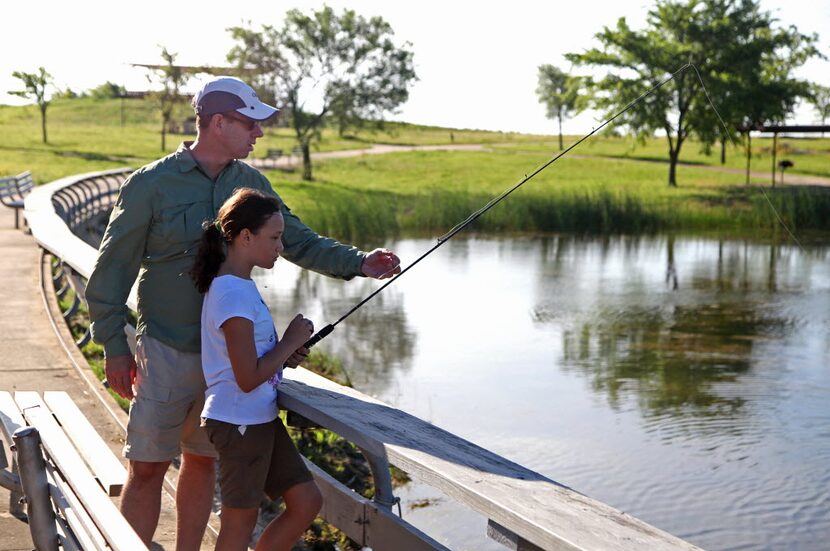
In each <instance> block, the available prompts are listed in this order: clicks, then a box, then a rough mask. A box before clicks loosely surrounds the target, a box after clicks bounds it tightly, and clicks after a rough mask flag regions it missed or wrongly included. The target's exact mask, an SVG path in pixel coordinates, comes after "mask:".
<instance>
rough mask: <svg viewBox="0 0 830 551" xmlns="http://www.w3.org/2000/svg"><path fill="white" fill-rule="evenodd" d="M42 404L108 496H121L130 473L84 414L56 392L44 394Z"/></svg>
mask: <svg viewBox="0 0 830 551" xmlns="http://www.w3.org/2000/svg"><path fill="white" fill-rule="evenodd" d="M43 400H44V401H45V402H46V404H47V405H48V406H49V409H51V410H52V413H54V414H55V417H57V418H58V421H59V422H60V424H61V427H63V430H64V432H65V433H66V435H67V436H69V439H70V440H71V441H72V443H73V444H75V448H76V449H77V450H78V451H79V452H80V454H81V457H83V458H84V461H86V463H87V465H89V467H90V469H91V470H92V473H93V474H94V475H95V478H97V479H98V482H99V483H100V484H101V486H102V487H103V488H104V491H106V492H107V495H109V496H118V495H121V489H122V488H123V487H124V484H125V483H126V481H127V469H125V468H124V465H122V464H121V462H120V461H119V460H118V458H117V457H115V455H113V453H112V450H110V448H109V446H107V443H106V442H104V439H103V438H101V436H100V435H99V434H98V431H96V430H95V427H93V426H92V425H91V424H90V423H89V421H88V420H87V418H86V416H84V414H83V413H81V410H80V409H78V406H77V405H75V402H73V401H72V398H70V397H69V394H67V393H66V392H57V391H50V392H44V393H43Z"/></svg>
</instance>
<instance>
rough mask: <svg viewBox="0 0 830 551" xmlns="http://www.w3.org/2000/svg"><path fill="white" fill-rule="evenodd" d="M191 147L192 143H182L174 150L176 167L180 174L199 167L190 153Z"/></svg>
mask: <svg viewBox="0 0 830 551" xmlns="http://www.w3.org/2000/svg"><path fill="white" fill-rule="evenodd" d="M191 145H193V142H192V141H190V142H182V143H181V145H180V146H179V148H178V149H177V150H176V165H177V166H178V167H179V170H180V171H181V172H190V171H191V170H193V169H195V168H198V166H199V165H198V164H197V163H196V159H194V158H193V153H191V152H190V146H191Z"/></svg>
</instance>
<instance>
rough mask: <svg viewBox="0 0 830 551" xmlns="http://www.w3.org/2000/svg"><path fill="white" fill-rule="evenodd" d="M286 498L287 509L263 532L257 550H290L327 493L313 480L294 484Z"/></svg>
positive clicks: (315, 513) (318, 509) (317, 511)
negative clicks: (321, 493)
mask: <svg viewBox="0 0 830 551" xmlns="http://www.w3.org/2000/svg"><path fill="white" fill-rule="evenodd" d="M282 499H283V501H284V502H285V511H283V512H282V514H281V515H280V516H278V517H277V518H275V519H274V520H273V521H271V523H270V524H269V525H268V527H267V528H265V531H264V532H262V536H261V537H260V538H259V543H258V544H257V546H256V551H289V550H290V549H291V547H292V546H293V545H294V544H295V543H297V540H298V539H299V537H300V536H301V535H302V534H303V532H305V530H306V528H308V527H309V525H310V524H311V522H312V521H313V520H314V518H315V517H316V516H317V513H319V512H320V508H321V507H322V506H323V496H322V495H320V490H319V489H318V488H317V484H315V483H314V482H313V481H312V482H303V483H302V484H297V485H296V486H292V487H291V488H289V489H288V490H287V491H286V492H285V493H284V494H283V496H282ZM217 549H219V547H217Z"/></svg>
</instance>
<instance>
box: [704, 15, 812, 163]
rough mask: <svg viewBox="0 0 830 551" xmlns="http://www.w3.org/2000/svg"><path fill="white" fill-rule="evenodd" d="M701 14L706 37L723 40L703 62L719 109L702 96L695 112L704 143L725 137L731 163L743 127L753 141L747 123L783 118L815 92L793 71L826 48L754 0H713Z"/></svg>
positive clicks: (707, 145)
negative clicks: (781, 24) (730, 144)
mask: <svg viewBox="0 0 830 551" xmlns="http://www.w3.org/2000/svg"><path fill="white" fill-rule="evenodd" d="M701 18H702V26H701V29H700V31H699V33H700V34H701V35H705V36H706V38H705V42H707V43H710V44H719V45H720V47H719V48H716V49H714V50H713V51H712V52H711V54H710V56H709V60H708V63H707V64H706V65H705V66H704V67H702V68H701V74H702V77H703V80H704V82H705V83H706V88H707V91H708V92H709V94H710V96H711V97H712V99H713V102H714V103H715V106H716V107H717V113H715V111H714V109H712V107H711V106H710V105H708V101H707V102H706V104H703V103H700V102H699V103H696V104H695V106H694V109H696V111H695V112H694V113H693V117H694V118H696V119H699V120H700V121H701V123H700V124H698V125H697V132H696V134H697V136H698V138H699V139H700V141H701V142H702V144H703V147H704V149H705V150H707V151H708V149H709V148H710V147H711V146H712V145H713V144H714V143H716V142H720V148H721V156H720V160H721V164H725V163H726V143H727V140H731V139H733V138H735V137H737V134H738V133H739V132H742V131H743V132H745V133H746V144H747V146H748V144H749V132H748V130H747V129H749V128H754V127H758V126H761V125H764V124H772V123H783V122H784V120H785V119H786V117H787V116H788V115H790V114H792V112H793V110H794V109H795V106H796V104H797V102H798V100H799V99H800V98H805V97H808V96H809V93H810V90H811V85H810V83H809V82H807V81H806V80H801V79H798V78H795V76H794V75H793V72H794V70H795V69H796V68H797V67H799V66H801V65H803V64H804V63H805V62H806V61H807V60H808V59H809V58H810V57H812V56H814V55H820V54H819V53H818V50H817V49H816V48H815V37H810V36H805V35H802V34H800V33H798V32H797V31H796V30H795V28H793V27H790V28H776V26H775V22H776V20H775V19H774V18H773V17H772V15H771V14H770V13H768V12H763V11H761V10H760V7H759V5H758V3H757V2H754V1H743V2H737V3H730V2H723V1H710V2H707V3H706V11H705V12H704V13H703V14H701ZM718 114H720V116H721V117H722V118H723V123H724V124H725V125H726V129H724V128H723V124H721V123H720V121H719V120H718V118H717V117H718Z"/></svg>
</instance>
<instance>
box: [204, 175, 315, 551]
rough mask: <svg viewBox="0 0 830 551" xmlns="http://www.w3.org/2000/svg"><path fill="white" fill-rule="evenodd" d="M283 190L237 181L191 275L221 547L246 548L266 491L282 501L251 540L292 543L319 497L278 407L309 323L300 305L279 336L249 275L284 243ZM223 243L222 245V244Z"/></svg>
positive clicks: (270, 261) (277, 545)
mask: <svg viewBox="0 0 830 551" xmlns="http://www.w3.org/2000/svg"><path fill="white" fill-rule="evenodd" d="M283 228H284V222H283V217H282V214H280V202H279V199H277V198H276V197H273V196H269V195H266V194H265V193H263V192H261V191H257V190H254V189H248V188H244V189H239V190H237V191H236V192H234V194H233V195H232V196H231V197H230V198H229V199H228V200H227V201H226V202H225V204H224V205H222V208H220V209H219V214H218V217H217V219H216V222H215V223H214V224H213V225H210V226H207V227H206V228H205V231H204V234H203V235H202V242H201V244H200V246H199V252H198V255H197V257H196V262H195V264H194V268H193V272H192V276H193V279H194V281H195V282H196V287H197V288H198V289H199V291H200V292H202V293H205V292H206V294H205V298H204V304H203V307H202V368H203V370H204V373H205V382H206V383H207V390H206V391H205V406H204V408H203V409H202V425H203V426H204V427H206V430H207V432H208V435H209V437H210V441H211V442H213V445H214V446H215V447H216V451H217V452H218V454H219V487H220V489H221V497H222V514H221V519H222V523H221V527H220V530H219V538H218V540H217V542H216V549H217V550H222V551H225V550H245V549H247V547H248V541H249V540H250V538H251V533H252V531H253V529H254V525H255V524H256V519H257V511H258V508H259V503H260V500H261V498H262V493H263V491H264V492H265V493H266V494H268V496H270V497H271V498H272V499H276V497H277V496H281V497H282V499H283V501H284V503H285V511H284V512H283V513H282V514H281V515H280V516H279V517H277V518H276V519H274V521H272V522H271V523H270V524H269V525H268V527H267V528H266V529H265V531H264V532H263V533H262V536H261V537H260V540H259V543H258V544H257V546H256V549H257V550H266V549H267V550H278V549H279V550H282V549H285V550H288V549H290V548H291V547H292V545H293V544H294V543H295V542H296V541H297V539H298V538H299V537H300V535H301V534H302V533H303V532H304V531H305V529H306V528H307V527H308V525H309V524H311V521H313V520H314V517H316V516H317V513H318V512H319V511H320V507H321V506H322V497H321V495H320V491H319V489H318V488H317V485H316V484H315V483H314V480H313V479H312V476H311V473H310V472H309V471H308V469H307V468H306V466H305V464H304V463H303V460H302V458H301V457H300V454H299V453H298V452H297V449H296V448H295V447H294V444H293V443H292V442H291V439H290V438H289V436H288V433H287V432H286V430H285V427H284V426H283V424H282V421H281V420H280V418H279V417H278V416H277V385H279V383H280V380H281V378H282V368H283V365H288V366H291V367H295V366H296V365H298V364H299V363H300V362H301V361H302V360H303V359H304V358H305V356H306V354H308V350H307V349H305V348H303V347H302V345H303V343H305V341H306V340H308V338H309V337H311V335H312V333H313V331H314V326H313V325H312V323H311V321H309V320H308V319H306V318H304V317H303V316H302V314H298V315H297V316H296V317H295V318H294V319H293V320H292V321H291V323H290V324H289V325H288V328H287V329H286V330H285V333H284V334H283V336H282V339H278V338H277V333H276V330H275V328H274V322H273V320H272V319H271V314H270V312H269V311H268V308H267V307H266V305H265V303H264V302H263V300H262V298H261V297H260V294H259V291H258V290H257V287H256V284H255V283H254V282H253V281H252V280H251V270H252V268H253V267H254V266H259V267H261V268H272V267H273V266H274V262H276V260H277V258H278V257H279V255H280V253H281V252H282V250H283V245H282V232H283ZM225 251H227V252H225Z"/></svg>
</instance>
